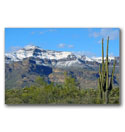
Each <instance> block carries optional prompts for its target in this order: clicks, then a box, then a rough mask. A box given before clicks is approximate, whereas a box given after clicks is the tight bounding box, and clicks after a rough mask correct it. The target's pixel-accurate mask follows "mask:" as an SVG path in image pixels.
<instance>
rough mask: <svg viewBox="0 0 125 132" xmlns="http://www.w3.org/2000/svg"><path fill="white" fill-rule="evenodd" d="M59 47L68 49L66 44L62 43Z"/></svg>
mask: <svg viewBox="0 0 125 132" xmlns="http://www.w3.org/2000/svg"><path fill="white" fill-rule="evenodd" d="M58 47H59V48H64V47H66V44H64V43H61V44H59V45H58Z"/></svg>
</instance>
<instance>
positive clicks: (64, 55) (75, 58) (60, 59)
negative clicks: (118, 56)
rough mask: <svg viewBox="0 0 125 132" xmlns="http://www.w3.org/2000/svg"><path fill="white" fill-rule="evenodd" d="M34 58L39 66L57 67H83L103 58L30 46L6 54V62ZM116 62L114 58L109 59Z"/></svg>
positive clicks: (99, 61)
mask: <svg viewBox="0 0 125 132" xmlns="http://www.w3.org/2000/svg"><path fill="white" fill-rule="evenodd" d="M30 57H32V58H33V59H34V60H35V61H36V63H37V64H39V65H47V66H48V65H49V66H57V67H64V66H65V67H66V66H77V65H79V66H81V65H83V64H85V63H93V62H94V63H101V57H92V58H89V57H87V56H85V55H75V54H73V53H72V52H64V51H54V50H44V49H41V48H40V47H37V46H33V45H28V46H26V47H24V48H22V49H20V50H17V51H15V52H12V53H6V54H5V62H6V63H10V62H15V61H22V60H23V59H26V58H30ZM109 60H110V61H112V60H114V57H109Z"/></svg>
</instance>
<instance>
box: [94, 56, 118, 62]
mask: <svg viewBox="0 0 125 132" xmlns="http://www.w3.org/2000/svg"><path fill="white" fill-rule="evenodd" d="M92 59H93V60H94V61H96V62H98V63H101V62H102V57H92ZM114 59H115V57H110V56H109V57H108V60H109V62H110V61H112V60H114ZM105 60H106V57H104V61H105Z"/></svg>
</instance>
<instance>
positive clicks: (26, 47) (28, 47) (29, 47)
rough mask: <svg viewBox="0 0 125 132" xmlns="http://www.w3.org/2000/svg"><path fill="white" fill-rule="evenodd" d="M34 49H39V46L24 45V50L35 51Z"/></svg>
mask: <svg viewBox="0 0 125 132" xmlns="http://www.w3.org/2000/svg"><path fill="white" fill-rule="evenodd" d="M36 48H40V47H39V46H35V45H26V46H25V47H24V49H36Z"/></svg>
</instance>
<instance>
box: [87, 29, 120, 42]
mask: <svg viewBox="0 0 125 132" xmlns="http://www.w3.org/2000/svg"><path fill="white" fill-rule="evenodd" d="M89 35H90V37H94V38H97V37H102V38H105V39H107V37H108V36H109V39H110V40H115V39H117V38H118V37H119V30H118V29H111V28H102V29H101V30H100V31H98V32H93V31H92V30H91V31H90V34H89Z"/></svg>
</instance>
